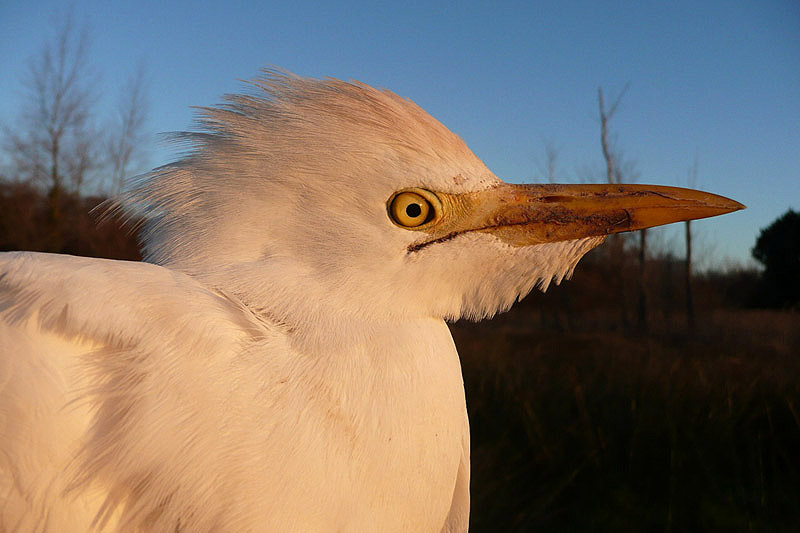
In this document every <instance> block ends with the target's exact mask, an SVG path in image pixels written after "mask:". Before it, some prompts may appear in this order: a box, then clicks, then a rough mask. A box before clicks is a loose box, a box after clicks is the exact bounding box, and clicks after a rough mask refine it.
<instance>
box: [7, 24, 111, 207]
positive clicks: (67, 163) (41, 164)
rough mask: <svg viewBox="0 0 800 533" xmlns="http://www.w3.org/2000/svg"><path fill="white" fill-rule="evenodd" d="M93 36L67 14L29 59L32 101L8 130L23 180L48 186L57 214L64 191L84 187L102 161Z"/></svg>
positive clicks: (27, 82)
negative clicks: (95, 141) (97, 142)
mask: <svg viewBox="0 0 800 533" xmlns="http://www.w3.org/2000/svg"><path fill="white" fill-rule="evenodd" d="M88 55H89V37H88V31H87V30H86V29H85V28H82V29H80V30H79V29H77V28H75V25H74V24H73V20H72V16H71V15H70V14H68V15H67V16H65V17H62V19H61V22H60V23H59V25H58V27H56V28H55V34H54V36H53V38H52V39H50V40H49V41H47V42H46V43H45V45H44V46H43V48H42V50H41V52H40V53H39V54H38V55H37V56H35V57H34V58H33V60H32V61H31V62H30V68H29V71H28V75H27V76H26V78H25V79H24V85H25V88H26V90H27V95H28V101H27V102H26V104H25V106H24V107H23V112H22V114H21V116H20V119H19V121H18V123H17V124H16V125H15V128H14V129H13V130H10V131H8V132H7V133H8V141H7V142H8V145H9V146H8V148H10V152H11V154H12V160H13V166H14V173H15V174H16V176H17V179H18V180H23V181H29V182H31V183H35V184H38V185H39V186H43V187H45V188H46V189H47V191H48V193H49V194H50V196H51V198H52V199H53V200H54V204H53V205H54V210H55V211H54V213H53V214H54V216H56V217H57V215H58V205H59V202H60V198H61V195H62V194H63V193H64V192H70V193H79V192H80V191H81V189H82V188H83V187H84V185H85V183H86V179H87V177H88V176H89V175H90V173H91V172H92V171H93V170H95V169H96V167H97V165H98V164H99V161H98V155H97V153H96V151H95V145H94V144H93V143H92V139H93V138H94V136H93V132H92V118H93V117H92V104H93V103H94V94H93V91H92V87H93V84H92V82H93V81H94V80H93V79H92V73H91V71H90V68H89V63H88Z"/></svg>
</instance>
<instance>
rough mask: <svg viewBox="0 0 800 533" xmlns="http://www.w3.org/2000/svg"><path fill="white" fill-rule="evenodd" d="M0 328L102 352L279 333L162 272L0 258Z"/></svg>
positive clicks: (27, 256) (96, 262)
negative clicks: (20, 328)
mask: <svg viewBox="0 0 800 533" xmlns="http://www.w3.org/2000/svg"><path fill="white" fill-rule="evenodd" d="M0 321H2V322H4V323H6V324H8V325H12V326H13V325H19V324H24V323H26V322H30V321H34V322H36V327H37V328H38V329H41V330H46V331H48V332H52V333H56V334H59V335H61V336H65V337H80V338H81V339H82V340H90V341H93V342H96V343H99V344H103V345H108V344H112V345H128V346H132V345H140V344H142V343H146V341H147V340H148V338H152V337H153V335H154V333H155V332H158V338H160V339H162V340H164V339H168V338H170V337H176V336H179V337H180V338H183V339H185V338H187V337H190V338H194V339H198V340H201V339H202V340H205V341H206V342H210V343H213V342H215V341H224V342H230V340H232V339H231V337H242V336H252V335H259V336H264V335H269V334H270V333H272V334H279V333H280V328H279V326H274V327H270V324H267V323H265V322H264V321H263V320H259V319H257V317H255V316H254V315H253V314H252V313H250V312H249V311H248V310H247V309H246V308H245V307H244V306H243V305H242V304H241V303H239V302H238V300H236V299H235V298H231V297H229V296H228V295H226V294H225V293H223V292H221V291H216V290H214V289H213V288H210V287H206V286H204V285H203V284H201V283H200V282H199V281H197V280H196V279H194V278H193V277H191V276H189V275H187V274H184V273H181V272H177V271H174V270H170V269H168V268H165V267H162V266H158V265H154V264H149V263H142V262H135V261H118V260H110V259H97V258H88V257H77V256H70V255H60V254H47V253H33V252H9V253H0Z"/></svg>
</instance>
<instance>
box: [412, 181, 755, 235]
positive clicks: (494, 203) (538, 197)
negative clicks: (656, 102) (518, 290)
mask: <svg viewBox="0 0 800 533" xmlns="http://www.w3.org/2000/svg"><path fill="white" fill-rule="evenodd" d="M438 196H439V198H440V200H441V203H442V207H443V211H444V213H445V215H444V216H443V217H442V219H441V221H440V222H441V223H436V224H433V225H431V226H430V228H429V229H428V230H427V231H428V233H431V234H433V235H431V236H432V237H434V239H433V240H426V242H425V243H421V244H423V246H424V245H426V244H431V243H432V242H434V241H437V242H441V241H443V240H446V239H448V238H451V237H454V236H455V235H458V234H460V233H465V232H469V231H478V232H485V233H490V234H492V235H494V236H496V237H497V238H499V239H501V240H503V241H505V242H507V243H508V244H511V245H514V246H528V245H532V244H540V243H546V242H557V241H566V240H572V239H580V238H584V237H593V236H605V235H610V234H612V233H621V232H624V231H634V230H639V229H645V228H650V227H653V226H660V225H663V224H670V223H672V222H680V221H683V220H694V219H698V218H706V217H713V216H717V215H723V214H725V213H730V212H732V211H737V210H739V209H744V207H745V206H744V205H742V204H740V203H739V202H736V201H734V200H731V199H729V198H725V197H724V196H719V195H716V194H711V193H707V192H702V191H697V190H693V189H683V188H679V187H664V186H660V185H602V184H593V185H555V184H548V185H512V184H503V185H500V186H498V187H493V188H490V189H486V190H483V191H478V192H473V193H467V194H456V195H448V194H438Z"/></svg>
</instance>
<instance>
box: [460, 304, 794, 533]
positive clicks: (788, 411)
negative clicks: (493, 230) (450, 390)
mask: <svg viewBox="0 0 800 533" xmlns="http://www.w3.org/2000/svg"><path fill="white" fill-rule="evenodd" d="M548 296H550V295H548ZM535 299H536V297H534V300H535ZM540 309H541V307H540V306H537V303H536V302H535V301H533V302H531V303H528V302H527V301H525V302H522V304H520V305H518V306H517V307H516V308H515V309H513V310H512V311H511V312H509V313H507V314H505V315H502V316H500V317H497V318H495V319H494V320H492V321H486V322H481V323H478V324H472V323H466V322H459V323H457V324H454V325H453V335H454V338H455V340H456V344H457V346H458V348H459V352H460V353H461V357H462V362H463V368H464V379H465V386H466V389H467V403H468V407H469V411H470V417H471V423H472V436H473V441H472V460H473V481H472V495H473V514H472V530H473V531H675V532H678V531H787V532H788V531H798V530H800V529H798V528H800V314H797V313H788V312H786V313H782V312H770V311H716V312H708V313H701V314H700V315H699V316H698V327H697V331H696V334H695V335H693V336H691V338H689V337H688V336H687V335H686V333H685V332H684V331H681V330H682V324H683V323H684V322H683V319H682V317H680V316H678V317H673V318H674V323H670V322H668V321H665V320H664V319H663V317H661V318H660V319H659V317H653V318H651V320H650V323H651V328H650V331H651V333H650V334H648V335H635V334H634V335H632V334H628V335H625V334H623V333H621V332H620V331H619V328H615V327H614V323H615V321H616V317H615V316H613V313H611V312H609V313H608V314H606V315H604V314H603V313H602V312H592V313H591V314H590V313H584V314H582V315H578V316H576V317H574V318H573V325H572V328H571V330H570V331H562V332H558V331H555V330H554V329H553V328H552V327H548V326H546V324H548V323H550V322H551V321H548V319H547V317H545V316H543V315H542V313H546V312H547V311H541V310H540Z"/></svg>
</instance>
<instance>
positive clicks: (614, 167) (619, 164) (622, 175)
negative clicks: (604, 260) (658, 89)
mask: <svg viewBox="0 0 800 533" xmlns="http://www.w3.org/2000/svg"><path fill="white" fill-rule="evenodd" d="M629 87H630V83H627V84H625V87H623V89H622V90H621V91H620V93H619V95H617V97H616V99H615V100H614V103H613V104H612V105H611V107H606V102H605V97H604V95H603V88H602V87H598V89H597V101H598V106H599V110H600V144H601V146H602V149H603V157H604V159H605V162H606V181H607V182H608V183H622V182H624V181H626V180H627V181H630V180H631V179H633V177H634V174H635V172H636V171H635V168H634V164H633V162H631V161H624V160H623V158H622V155H621V152H620V150H619V149H618V148H616V147H614V146H612V138H611V134H610V127H609V123H610V122H611V119H612V118H613V117H614V115H615V114H616V112H617V110H618V109H619V104H620V102H621V101H622V97H623V96H625V93H626V92H627V90H628V88H629ZM612 237H613V238H612V239H611V241H610V243H609V244H610V245H611V246H610V249H611V254H612V257H613V258H614V259H613V260H615V261H620V262H621V261H622V260H623V258H624V255H625V254H624V240H623V237H622V236H612ZM617 266H618V269H617V271H618V272H620V273H622V272H623V269H622V266H623V265H622V264H620V265H617ZM646 274H647V230H641V231H639V271H638V283H637V285H638V292H639V298H638V305H637V315H638V323H639V328H640V329H641V330H642V331H645V332H646V331H647V330H648V311H647V290H646V286H645V277H646ZM623 275H624V274H623ZM620 298H621V299H622V322H623V325H624V327H625V329H630V322H631V321H630V319H629V317H628V309H627V304H626V299H625V283H620Z"/></svg>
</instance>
